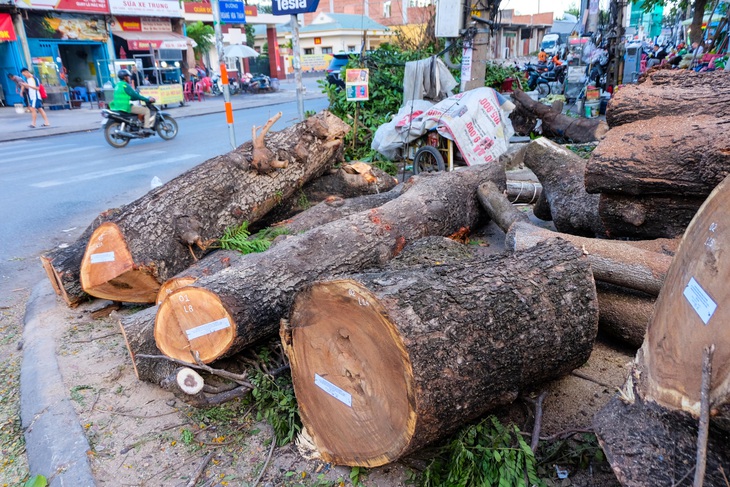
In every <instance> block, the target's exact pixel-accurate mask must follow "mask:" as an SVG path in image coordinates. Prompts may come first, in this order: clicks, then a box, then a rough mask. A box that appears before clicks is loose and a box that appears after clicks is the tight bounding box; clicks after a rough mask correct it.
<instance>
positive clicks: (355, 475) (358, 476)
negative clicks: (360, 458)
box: [350, 467, 365, 487]
mask: <svg viewBox="0 0 730 487" xmlns="http://www.w3.org/2000/svg"><path fill="white" fill-rule="evenodd" d="M364 475H365V469H364V468H362V467H352V468H351V469H350V482H352V485H354V486H355V487H358V486H359V485H362V480H363V477H364Z"/></svg>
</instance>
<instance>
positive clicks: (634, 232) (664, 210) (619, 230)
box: [598, 193, 703, 239]
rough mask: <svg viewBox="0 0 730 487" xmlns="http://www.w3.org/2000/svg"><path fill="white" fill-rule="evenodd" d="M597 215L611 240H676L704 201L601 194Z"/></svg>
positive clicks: (698, 199) (671, 197) (670, 197)
mask: <svg viewBox="0 0 730 487" xmlns="http://www.w3.org/2000/svg"><path fill="white" fill-rule="evenodd" d="M600 196H601V197H600V201H599V203H598V214H599V216H600V219H601V222H602V223H603V227H604V228H605V229H606V235H607V236H609V237H610V238H640V239H654V238H676V237H679V236H681V235H682V234H683V233H684V231H685V230H686V228H687V225H689V222H690V221H691V220H692V217H693V216H694V215H695V213H697V210H698V209H699V207H700V206H701V205H702V201H703V200H702V199H701V198H684V197H680V196H678V197H675V196H646V197H640V196H623V195H619V194H608V193H604V194H601V195H600Z"/></svg>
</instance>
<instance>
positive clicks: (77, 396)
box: [71, 385, 94, 406]
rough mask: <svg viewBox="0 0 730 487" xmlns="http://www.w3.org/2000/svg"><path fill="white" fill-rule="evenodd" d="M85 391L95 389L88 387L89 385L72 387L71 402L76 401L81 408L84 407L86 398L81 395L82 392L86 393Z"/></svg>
mask: <svg viewBox="0 0 730 487" xmlns="http://www.w3.org/2000/svg"><path fill="white" fill-rule="evenodd" d="M85 390H92V391H93V390H94V388H93V387H91V386H87V385H81V386H74V387H72V388H71V400H72V401H76V402H77V403H79V404H80V405H81V406H83V405H84V396H83V395H82V394H81V392H80V391H85Z"/></svg>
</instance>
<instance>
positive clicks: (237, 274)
mask: <svg viewBox="0 0 730 487" xmlns="http://www.w3.org/2000/svg"><path fill="white" fill-rule="evenodd" d="M485 180H494V181H498V182H499V186H500V187H502V188H504V187H505V174H504V169H503V168H502V167H500V166H498V165H496V164H495V165H489V166H474V167H471V168H468V169H465V170H462V171H455V172H449V173H438V174H433V175H431V174H429V175H420V176H418V177H414V178H411V179H410V180H409V182H408V184H407V185H406V191H405V193H404V194H403V195H401V196H400V197H398V198H396V199H395V200H393V201H391V202H389V203H386V204H385V205H383V206H381V207H379V208H377V209H373V210H369V211H364V212H361V213H356V214H354V215H350V216H349V217H346V218H343V219H340V220H336V221H334V222H331V223H328V224H326V225H321V226H318V227H315V228H313V229H311V230H309V231H308V232H305V233H303V234H301V235H297V236H294V237H291V238H288V239H286V240H284V241H283V242H281V243H279V244H277V245H276V246H273V247H272V248H270V249H269V250H268V251H266V252H263V253H260V254H248V255H246V256H241V257H239V258H238V259H237V261H236V262H235V263H233V262H232V263H231V267H230V268H228V269H225V270H223V271H221V272H219V273H217V274H214V275H212V276H206V277H203V278H201V279H199V280H198V281H197V282H196V283H195V286H196V287H200V288H203V289H208V290H210V291H212V292H213V293H215V294H216V295H217V296H218V299H217V300H215V301H216V302H210V301H209V300H207V299H204V300H202V301H201V302H197V301H195V294H196V293H195V288H191V287H187V288H182V289H178V290H177V291H174V292H173V293H172V294H171V295H170V298H169V299H167V300H165V301H164V302H163V303H162V305H161V306H160V307H159V309H160V310H162V309H163V307H166V303H168V304H169V306H170V307H171V311H174V313H173V314H177V313H184V309H182V302H181V301H179V297H181V296H186V297H187V299H190V301H186V302H185V304H184V305H185V306H190V305H192V306H193V309H199V308H201V307H203V308H205V309H209V308H211V307H213V308H218V307H222V308H225V309H227V310H229V311H230V314H231V316H232V317H233V320H234V321H235V323H231V324H230V326H235V328H236V333H235V335H236V337H235V339H233V340H232V341H230V342H221V343H219V344H218V350H219V351H218V352H217V354H213V355H218V356H223V355H230V354H233V353H235V352H237V351H239V350H241V349H243V348H244V347H246V346H248V345H250V344H252V343H253V342H255V341H257V340H259V339H261V338H264V337H267V336H270V335H272V334H274V333H275V332H276V329H277V327H278V320H279V319H280V318H281V317H282V316H283V315H284V313H286V312H287V310H288V309H289V307H290V305H291V302H292V299H293V296H294V294H295V293H296V292H297V291H298V290H299V289H300V288H301V287H302V286H304V285H305V284H307V283H308V282H311V281H312V280H315V279H321V278H323V277H326V276H332V275H336V274H339V273H343V272H352V271H357V270H361V269H364V268H368V267H375V266H378V265H381V264H383V263H384V262H387V261H388V260H389V259H391V258H392V257H394V256H396V255H398V253H400V251H401V250H402V249H403V246H404V245H405V244H406V243H408V242H410V241H412V240H416V239H418V238H421V237H423V236H425V235H450V234H452V233H454V232H456V231H458V230H460V229H464V228H474V227H475V226H476V225H477V224H478V222H479V220H480V216H481V212H480V210H479V204H478V202H477V198H476V188H477V187H478V185H479V184H481V183H482V182H483V181H485ZM177 303H180V304H177ZM173 306H174V307H175V308H174V309H172V307H173ZM151 319H152V316H150V315H147V316H146V317H145V318H144V321H145V323H144V324H139V323H137V324H136V325H135V326H136V327H144V328H145V329H146V330H149V328H148V327H149V326H150V321H151ZM206 319H207V318H205V317H202V319H201V320H199V321H198V322H197V323H189V326H190V327H192V328H195V327H199V326H204V325H207V324H208V323H209V322H208V321H205V320H206ZM136 321H137V319H136V318H135V317H134V316H133V317H130V318H129V319H125V320H123V322H122V326H123V327H125V328H126V327H127V326H128V324H131V323H134V322H136ZM174 323H177V321H175V322H174ZM174 323H173V325H174ZM168 325H169V323H168V324H166V323H163V322H162V320H159V319H158V325H157V326H158V327H165V326H168ZM188 329H191V328H188ZM147 333H149V331H147ZM155 333H156V334H157V335H158V336H161V335H162V334H164V333H165V332H162V331H161V332H159V333H158V332H157V331H156V332H155ZM182 333H184V330H181V329H177V330H175V329H170V330H169V334H170V335H171V336H175V335H180V334H182ZM215 333H218V334H225V333H226V332H225V331H223V330H221V331H218V332H215ZM215 333H213V334H209V335H206V338H205V339H204V340H206V341H211V342H212V341H214V340H215V338H216V335H215ZM147 340H148V341H150V340H152V337H151V336H150V335H149V334H148V335H147ZM135 346H137V345H136V344H135ZM145 346H149V345H148V344H145ZM188 346H189V347H192V348H189V349H186V351H184V352H181V355H183V357H182V358H181V360H189V356H190V350H196V348H197V345H196V340H193V341H192V342H191V343H189V345H188ZM164 352H165V353H166V354H170V355H175V354H176V353H177V352H175V351H173V350H165V351H164ZM130 353H131V354H132V355H134V354H135V353H138V352H136V350H134V349H130ZM168 374H169V372H168ZM168 374H166V375H168Z"/></svg>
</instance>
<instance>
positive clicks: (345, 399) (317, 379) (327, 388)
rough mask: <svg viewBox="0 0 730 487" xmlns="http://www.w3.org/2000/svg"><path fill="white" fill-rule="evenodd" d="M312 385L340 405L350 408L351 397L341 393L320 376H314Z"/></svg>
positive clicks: (346, 393)
mask: <svg viewBox="0 0 730 487" xmlns="http://www.w3.org/2000/svg"><path fill="white" fill-rule="evenodd" d="M314 385H316V386H317V387H319V388H320V389H322V390H323V391H324V392H326V393H327V394H329V395H330V396H332V397H334V398H335V399H337V400H338V401H340V402H341V403H343V404H345V405H347V406H348V407H352V395H351V394H350V393H348V392H345V391H343V390H342V389H340V388H339V387H337V386H336V385H334V384H333V383H332V382H330V381H328V380H327V379H325V378H324V377H322V376H321V375H319V374H314Z"/></svg>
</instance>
